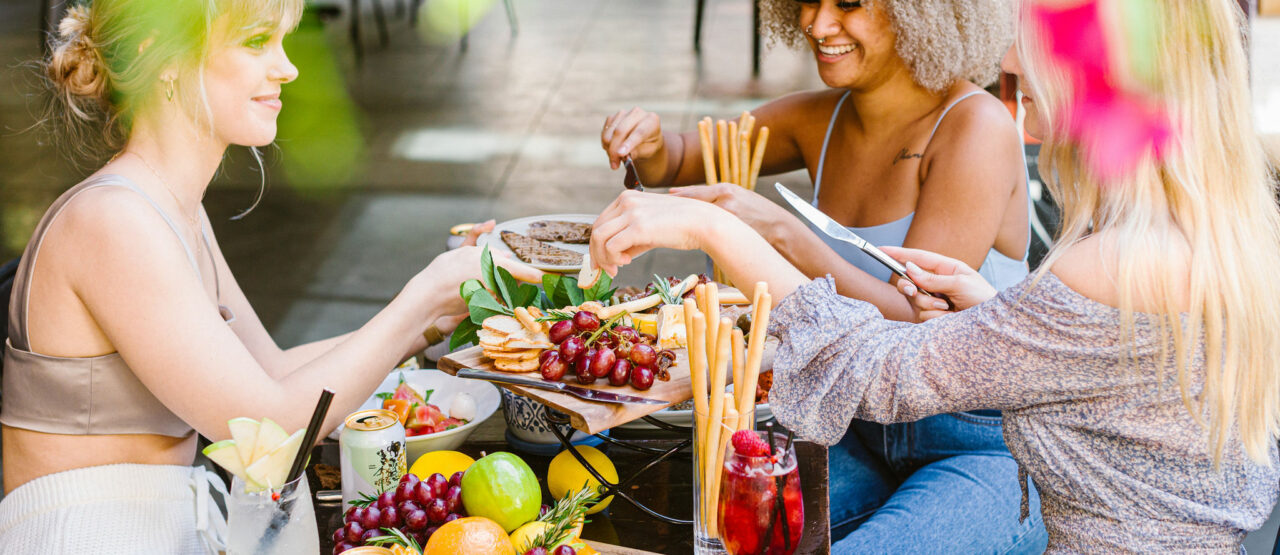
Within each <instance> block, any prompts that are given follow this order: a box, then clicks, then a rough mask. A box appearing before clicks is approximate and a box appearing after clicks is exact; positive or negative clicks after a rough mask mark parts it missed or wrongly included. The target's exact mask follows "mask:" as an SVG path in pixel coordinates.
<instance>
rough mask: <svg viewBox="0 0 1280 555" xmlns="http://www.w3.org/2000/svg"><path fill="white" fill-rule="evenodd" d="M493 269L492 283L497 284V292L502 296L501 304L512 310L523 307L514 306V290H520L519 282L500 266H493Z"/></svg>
mask: <svg viewBox="0 0 1280 555" xmlns="http://www.w3.org/2000/svg"><path fill="white" fill-rule="evenodd" d="M493 269H494V281H495V282H497V283H498V292H499V293H500V294H501V295H502V302H504V303H506V304H507V307H508V308H512V309H514V308H515V307H517V306H524V305H522V304H516V290H517V289H519V288H520V282H519V281H517V280H516V278H515V277H514V276H512V275H511V272H508V271H507V269H506V268H503V267H502V266H494V268H493Z"/></svg>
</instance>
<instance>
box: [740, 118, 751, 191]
mask: <svg viewBox="0 0 1280 555" xmlns="http://www.w3.org/2000/svg"><path fill="white" fill-rule="evenodd" d="M738 151H739V152H741V153H742V154H740V155H739V156H738V172H739V173H738V185H740V186H742V187H744V188H745V187H748V186H750V185H751V133H750V132H749V131H739V132H738Z"/></svg>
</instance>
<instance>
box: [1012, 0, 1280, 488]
mask: <svg viewBox="0 0 1280 555" xmlns="http://www.w3.org/2000/svg"><path fill="white" fill-rule="evenodd" d="M1028 4H1030V2H1028ZM1102 4H1103V5H1104V6H1106V7H1115V6H1107V5H1106V2H1105V0H1103V2H1102ZM1147 6H1148V7H1149V8H1150V11H1148V12H1146V13H1143V14H1142V17H1143V18H1145V19H1146V21H1147V23H1148V24H1150V25H1151V26H1152V28H1150V29H1149V33H1147V34H1143V35H1142V36H1126V37H1124V39H1125V40H1124V41H1122V42H1125V43H1126V45H1127V47H1129V48H1133V47H1137V48H1144V49H1146V51H1147V52H1149V57H1147V58H1146V59H1144V60H1142V63H1143V64H1145V65H1143V66H1142V67H1135V69H1137V70H1138V71H1137V73H1138V75H1137V78H1138V79H1139V80H1141V83H1142V85H1143V86H1144V87H1146V88H1148V89H1149V90H1150V92H1151V93H1152V94H1153V95H1154V96H1155V97H1156V98H1158V99H1159V101H1160V102H1161V103H1162V104H1163V106H1165V108H1166V109H1167V113H1168V114H1169V116H1170V118H1171V120H1172V122H1173V126H1174V128H1175V129H1176V131H1175V137H1174V139H1173V140H1172V141H1171V142H1170V144H1168V145H1167V146H1166V147H1165V150H1164V156H1162V157H1159V158H1157V157H1156V156H1154V155H1151V154H1148V155H1147V156H1146V157H1144V158H1143V159H1141V160H1140V161H1138V163H1137V164H1136V168H1135V169H1133V170H1132V171H1131V172H1130V173H1128V174H1126V175H1125V176H1124V177H1123V178H1122V179H1119V180H1109V181H1105V182H1104V180H1103V179H1101V178H1100V177H1098V176H1097V175H1096V174H1094V173H1093V172H1091V171H1090V170H1089V169H1088V167H1087V166H1086V165H1085V164H1084V163H1083V161H1084V156H1085V155H1086V154H1087V153H1084V152H1082V151H1081V148H1080V145H1078V144H1076V143H1075V142H1074V141H1072V140H1071V139H1069V138H1067V137H1066V136H1065V135H1064V130H1063V128H1062V127H1060V126H1058V125H1055V124H1050V125H1048V126H1046V127H1047V129H1045V130H1044V133H1045V136H1044V137H1043V139H1044V146H1043V148H1042V150H1041V152H1040V168H1041V175H1043V176H1044V178H1045V182H1046V185H1047V186H1048V187H1049V189H1050V191H1051V192H1052V194H1053V195H1054V198H1056V199H1057V200H1058V201H1059V203H1060V205H1061V206H1062V227H1061V231H1060V233H1059V235H1060V236H1059V240H1058V243H1057V245H1056V246H1055V247H1054V249H1053V250H1052V251H1051V252H1050V253H1049V254H1048V255H1047V257H1046V259H1045V261H1044V264H1043V266H1042V270H1041V271H1042V272H1043V271H1045V270H1047V269H1048V268H1050V267H1051V266H1052V265H1053V263H1054V262H1055V261H1056V260H1057V259H1058V258H1059V257H1060V256H1061V255H1062V254H1063V252H1064V251H1065V250H1066V248H1068V247H1070V246H1072V245H1074V244H1076V243H1078V242H1079V241H1080V240H1082V239H1083V238H1085V237H1086V236H1088V235H1090V234H1095V233H1099V232H1103V231H1107V232H1109V235H1112V236H1114V237H1115V238H1116V242H1115V245H1114V246H1115V247H1116V252H1117V253H1118V254H1119V260H1118V267H1117V268H1116V274H1115V277H1116V280H1117V281H1116V283H1117V286H1118V290H1119V304H1120V307H1119V308H1120V310H1121V313H1122V314H1123V317H1122V324H1121V338H1122V340H1127V339H1128V338H1131V337H1132V333H1133V322H1134V312H1135V307H1137V306H1140V305H1141V306H1147V307H1158V308H1159V311H1158V312H1159V313H1160V314H1162V315H1163V317H1161V318H1159V321H1160V322H1161V326H1160V329H1161V332H1162V334H1163V337H1164V338H1165V341H1164V348H1163V350H1162V352H1163V353H1164V355H1165V356H1166V357H1167V356H1168V355H1169V353H1170V350H1169V346H1170V344H1171V345H1172V351H1171V352H1172V354H1173V356H1174V358H1175V360H1176V367H1177V373H1178V374H1177V380H1178V385H1179V388H1180V390H1181V394H1182V399H1183V402H1184V404H1185V405H1186V408H1187V410H1188V411H1190V412H1191V414H1192V416H1193V417H1194V418H1195V419H1196V421H1197V422H1199V423H1200V424H1201V425H1203V426H1204V427H1205V429H1206V431H1207V441H1208V444H1209V447H1210V450H1211V453H1212V456H1213V461H1214V464H1215V465H1217V464H1218V463H1220V462H1221V460H1222V457H1223V454H1224V448H1225V446H1226V444H1227V442H1228V439H1229V438H1231V437H1233V436H1234V434H1236V433H1238V434H1239V436H1240V438H1241V440H1242V442H1243V444H1244V450H1245V453H1247V454H1248V456H1249V457H1250V458H1252V459H1253V460H1255V461H1258V462H1266V461H1267V460H1268V458H1267V457H1268V452H1269V449H1270V447H1271V446H1272V445H1273V442H1274V441H1275V438H1276V436H1277V432H1278V431H1280V371H1278V368H1277V365H1280V338H1277V331H1276V330H1275V328H1274V326H1276V325H1277V323H1278V322H1280V287H1277V286H1276V284H1275V279H1276V277H1277V276H1280V212H1278V211H1277V207H1276V197H1275V188H1274V183H1273V182H1272V181H1271V178H1270V175H1269V168H1268V166H1267V160H1266V157H1265V155H1264V150H1263V147H1262V143H1261V140H1260V137H1259V135H1258V133H1257V131H1256V130H1255V128H1254V123H1253V115H1252V110H1251V101H1250V96H1249V82H1248V65H1247V56H1246V54H1245V51H1244V42H1243V36H1242V34H1241V31H1242V29H1244V28H1245V27H1244V21H1245V20H1244V17H1243V14H1242V13H1241V12H1240V10H1239V8H1238V7H1237V5H1236V3H1235V2H1234V1H1232V0H1194V1H1193V0H1168V1H1166V0H1156V1H1152V2H1148V3H1147ZM1126 15H1132V14H1126ZM1023 21H1024V24H1023V25H1021V30H1020V31H1019V32H1020V33H1021V36H1020V40H1019V41H1018V53H1019V56H1020V58H1021V59H1022V60H1023V61H1024V62H1025V63H1024V68H1025V69H1026V72H1027V78H1028V84H1029V85H1030V88H1031V93H1032V94H1034V95H1035V100H1036V105H1037V107H1039V109H1040V110H1041V111H1042V113H1043V115H1044V118H1043V119H1044V120H1045V121H1050V122H1052V121H1056V118H1054V116H1055V115H1060V114H1061V113H1062V110H1063V109H1064V108H1063V107H1064V106H1066V105H1067V103H1068V101H1069V100H1070V98H1069V97H1070V95H1071V94H1072V91H1071V88H1070V87H1069V86H1067V81H1066V77H1065V75H1064V74H1062V73H1061V71H1060V70H1059V69H1057V68H1054V67H1053V64H1052V63H1050V62H1048V61H1047V60H1048V55H1047V53H1046V52H1045V50H1044V48H1043V46H1042V45H1041V44H1039V43H1038V41H1037V37H1036V35H1037V34H1038V29H1035V28H1034V26H1033V25H1029V24H1027V23H1028V22H1030V21H1031V20H1030V17H1029V13H1027V12H1024V14H1023ZM1143 40H1145V41H1147V43H1146V44H1142V41H1143ZM1116 48H1118V49H1119V50H1118V51H1119V52H1120V53H1121V54H1123V51H1124V49H1125V48H1126V46H1119V47H1117V46H1116V45H1113V49H1116ZM1183 248H1186V249H1187V250H1188V253H1189V258H1180V257H1172V256H1168V255H1169V254H1170V253H1171V252H1173V251H1175V250H1181V249H1183ZM1171 259H1172V260H1180V259H1184V260H1189V261H1190V263H1189V264H1188V265H1186V266H1183V265H1181V264H1174V263H1171V262H1170V260H1171ZM1182 272H1186V273H1185V274H1183V273H1182ZM1188 276H1189V284H1190V287H1189V293H1190V304H1189V305H1187V306H1189V310H1188V311H1187V313H1186V317H1187V318H1186V320H1185V322H1186V325H1184V323H1183V322H1184V320H1182V319H1181V316H1180V314H1179V310H1180V308H1179V307H1180V306H1183V305H1182V303H1181V302H1180V301H1183V300H1185V299H1179V298H1176V297H1175V295H1176V293H1175V291H1177V290H1178V288H1177V287H1176V284H1178V283H1179V282H1180V281H1181V280H1180V279H1179V278H1180V277H1188ZM1201 338H1203V348H1204V349H1203V356H1204V362H1205V375H1204V388H1203V390H1202V392H1200V394H1199V395H1196V394H1195V392H1193V391H1192V387H1191V383H1192V381H1193V379H1194V378H1195V376H1192V375H1191V370H1190V368H1191V366H1192V365H1193V364H1194V362H1195V359H1196V357H1197V352H1198V351H1199V347H1200V344H1201V343H1200V342H1201V340H1202V339H1201ZM1206 414H1207V418H1206V417H1205V415H1206Z"/></svg>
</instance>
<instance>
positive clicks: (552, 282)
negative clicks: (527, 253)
mask: <svg viewBox="0 0 1280 555" xmlns="http://www.w3.org/2000/svg"><path fill="white" fill-rule="evenodd" d="M561 277H563V276H561V275H560V274H557V273H554V272H547V273H545V274H542V290H543V291H546V292H547V295H548V296H550V295H551V293H552V292H553V291H555V290H556V288H557V287H559V286H560V278H561Z"/></svg>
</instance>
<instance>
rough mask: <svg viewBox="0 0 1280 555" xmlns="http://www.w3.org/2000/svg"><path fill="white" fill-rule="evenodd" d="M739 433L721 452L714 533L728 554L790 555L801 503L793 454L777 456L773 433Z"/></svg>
mask: <svg viewBox="0 0 1280 555" xmlns="http://www.w3.org/2000/svg"><path fill="white" fill-rule="evenodd" d="M765 433H766V432H755V431H751V430H741V431H738V432H736V433H734V434H733V438H732V440H731V441H730V442H729V445H728V446H726V447H725V456H724V472H723V474H722V477H721V482H720V501H719V529H720V539H721V541H723V542H724V548H725V550H726V551H728V552H729V553H730V554H731V555H766V554H768V555H791V554H792V553H795V551H796V548H797V547H798V546H799V545H800V533H801V531H802V530H803V529H804V502H803V499H802V498H801V496H800V473H799V466H798V465H797V464H796V453H795V449H793V448H788V449H786V451H785V452H783V445H784V441H785V440H784V439H783V438H782V435H781V434H774V442H773V445H774V446H776V449H775V451H774V452H775V455H772V456H771V455H770V454H769V453H770V447H769V443H768V442H767V441H766V439H765V438H766V437H767V436H765Z"/></svg>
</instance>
